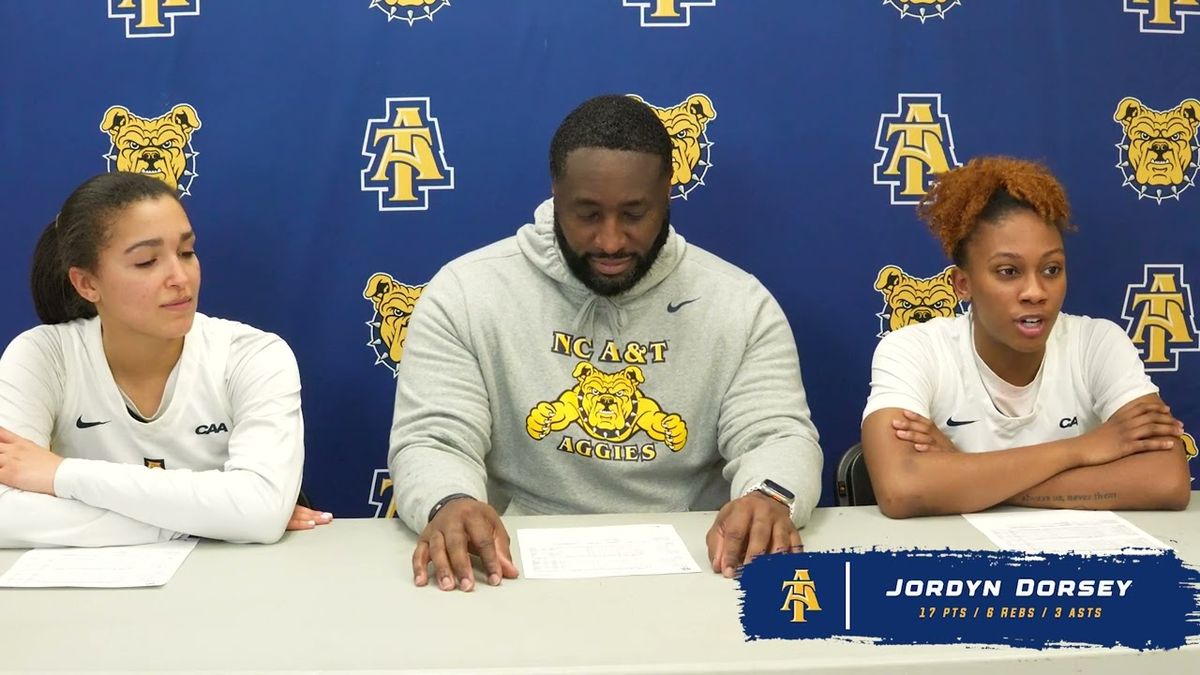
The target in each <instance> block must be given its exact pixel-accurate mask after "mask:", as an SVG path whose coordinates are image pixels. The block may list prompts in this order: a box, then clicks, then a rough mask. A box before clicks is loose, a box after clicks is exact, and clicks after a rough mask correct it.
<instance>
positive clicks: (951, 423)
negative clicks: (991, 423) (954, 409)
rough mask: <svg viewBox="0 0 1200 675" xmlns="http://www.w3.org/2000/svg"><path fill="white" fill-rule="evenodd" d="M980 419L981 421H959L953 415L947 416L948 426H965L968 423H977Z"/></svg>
mask: <svg viewBox="0 0 1200 675" xmlns="http://www.w3.org/2000/svg"><path fill="white" fill-rule="evenodd" d="M978 421H979V420H966V421H959V420H956V419H954V418H953V417H947V418H946V426H948V427H961V426H964V425H967V424H975V423H976V422H978Z"/></svg>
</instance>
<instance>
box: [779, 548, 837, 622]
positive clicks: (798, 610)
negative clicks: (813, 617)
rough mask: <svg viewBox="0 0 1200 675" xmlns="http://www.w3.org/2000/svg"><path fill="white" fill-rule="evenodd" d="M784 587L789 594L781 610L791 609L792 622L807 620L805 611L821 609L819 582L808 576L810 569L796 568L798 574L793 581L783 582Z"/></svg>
mask: <svg viewBox="0 0 1200 675" xmlns="http://www.w3.org/2000/svg"><path fill="white" fill-rule="evenodd" d="M847 564H849V563H847ZM783 589H784V590H785V591H787V595H786V596H785V597H784V599H783V607H780V608H779V611H781V612H789V611H790V612H791V613H792V623H803V622H805V621H807V619H805V618H804V612H805V611H809V612H819V611H821V604H820V603H819V602H817V584H816V582H814V581H813V580H812V579H810V578H809V577H808V570H796V576H795V577H793V578H792V580H791V581H785V582H783Z"/></svg>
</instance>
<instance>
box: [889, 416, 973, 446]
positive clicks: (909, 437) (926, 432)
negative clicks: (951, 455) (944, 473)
mask: <svg viewBox="0 0 1200 675" xmlns="http://www.w3.org/2000/svg"><path fill="white" fill-rule="evenodd" d="M892 429H894V430H895V432H896V438H899V439H900V440H902V441H908V442H910V443H912V444H913V447H914V448H916V450H917V452H958V448H956V447H955V446H954V444H953V443H951V442H950V439H949V438H946V435H945V434H943V433H942V430H941V429H939V428H938V426H937V425H936V424H934V423H933V422H932V421H931V420H929V419H928V418H926V417H921V416H920V415H918V414H917V413H915V412H913V411H911V410H905V411H904V416H903V417H897V418H896V419H894V420H892Z"/></svg>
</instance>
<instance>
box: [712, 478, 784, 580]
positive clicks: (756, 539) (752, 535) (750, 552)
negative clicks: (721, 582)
mask: <svg viewBox="0 0 1200 675" xmlns="http://www.w3.org/2000/svg"><path fill="white" fill-rule="evenodd" d="M706 539H707V541H708V559H709V560H710V561H711V562H712V568H713V571H714V572H720V573H722V574H723V575H725V576H726V577H732V576H733V571H734V569H736V568H737V567H738V566H740V565H743V564H745V563H748V562H750V559H751V558H753V557H754V556H756V555H758V554H759V553H765V552H769V553H779V552H782V551H800V550H803V549H804V545H803V544H802V543H801V541H800V533H799V532H797V531H796V526H795V525H793V524H792V514H791V513H790V512H789V511H788V508H787V507H786V506H784V505H783V504H780V503H779V502H777V501H775V500H774V499H771V498H770V497H768V496H766V495H764V494H762V493H761V492H751V493H750V494H748V495H745V496H743V497H739V498H737V499H735V500H733V501H731V502H729V503H728V504H726V505H725V506H723V507H721V510H720V511H719V512H718V513H717V519H716V521H715V522H714V523H713V526H712V527H711V528H710V529H709V530H708V537H707V538H706Z"/></svg>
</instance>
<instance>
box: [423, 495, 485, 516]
mask: <svg viewBox="0 0 1200 675" xmlns="http://www.w3.org/2000/svg"><path fill="white" fill-rule="evenodd" d="M455 499H475V498H474V497H472V496H471V495H469V494H467V493H465V492H455V493H454V494H452V495H446V496H445V497H442V498H441V499H440V500H438V503H436V504H434V505H433V508H432V509H429V520H433V517H434V516H436V515H437V514H438V511H441V510H442V509H443V508H444V507H445V506H446V505H447V504H449V503H450V502H452V501H454V500H455Z"/></svg>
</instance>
